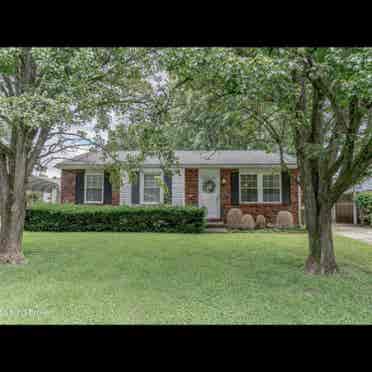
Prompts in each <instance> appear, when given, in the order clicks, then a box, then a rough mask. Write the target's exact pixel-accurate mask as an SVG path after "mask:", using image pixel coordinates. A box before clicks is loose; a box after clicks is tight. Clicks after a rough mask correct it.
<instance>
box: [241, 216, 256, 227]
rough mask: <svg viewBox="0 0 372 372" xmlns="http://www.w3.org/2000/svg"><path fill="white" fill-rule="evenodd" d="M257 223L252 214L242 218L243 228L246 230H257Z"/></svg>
mask: <svg viewBox="0 0 372 372" xmlns="http://www.w3.org/2000/svg"><path fill="white" fill-rule="evenodd" d="M255 225H256V224H255V223H254V219H253V217H252V215H250V214H245V215H244V216H243V217H242V222H241V228H242V229H244V230H253V229H254V228H255Z"/></svg>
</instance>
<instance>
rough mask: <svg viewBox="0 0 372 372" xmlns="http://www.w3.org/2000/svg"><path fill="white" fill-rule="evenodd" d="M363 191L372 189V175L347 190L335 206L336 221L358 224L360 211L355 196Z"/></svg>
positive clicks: (334, 215) (333, 211)
mask: <svg viewBox="0 0 372 372" xmlns="http://www.w3.org/2000/svg"><path fill="white" fill-rule="evenodd" d="M363 191H372V177H370V178H367V179H366V180H365V181H364V182H362V183H360V184H359V185H356V186H354V187H352V188H350V189H349V190H348V191H346V192H345V193H344V194H343V195H342V196H341V197H340V199H339V200H338V201H337V203H336V204H335V206H334V207H333V210H332V213H333V220H334V221H335V222H336V223H353V224H358V223H359V222H360V221H359V213H358V208H357V206H356V203H355V197H356V195H357V194H358V193H360V192H363Z"/></svg>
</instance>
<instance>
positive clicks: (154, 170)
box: [140, 168, 164, 205]
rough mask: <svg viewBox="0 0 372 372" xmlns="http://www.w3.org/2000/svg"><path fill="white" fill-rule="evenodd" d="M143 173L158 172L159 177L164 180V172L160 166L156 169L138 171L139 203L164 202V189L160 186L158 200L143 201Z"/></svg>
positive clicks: (152, 203) (154, 203) (153, 203)
mask: <svg viewBox="0 0 372 372" xmlns="http://www.w3.org/2000/svg"><path fill="white" fill-rule="evenodd" d="M144 174H160V177H161V179H162V181H163V182H164V172H163V170H162V169H160V168H156V169H153V168H152V169H143V170H141V171H140V204H144V205H156V204H163V203H164V190H163V188H162V187H160V201H159V203H157V202H145V201H144V200H143V194H144V188H145V182H144V177H143V176H144Z"/></svg>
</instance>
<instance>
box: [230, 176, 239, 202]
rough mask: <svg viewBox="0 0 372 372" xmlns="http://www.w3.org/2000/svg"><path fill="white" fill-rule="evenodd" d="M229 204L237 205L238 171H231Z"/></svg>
mask: <svg viewBox="0 0 372 372" xmlns="http://www.w3.org/2000/svg"><path fill="white" fill-rule="evenodd" d="M231 204H232V205H236V206H238V205H239V171H234V172H232V173H231Z"/></svg>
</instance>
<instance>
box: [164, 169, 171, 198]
mask: <svg viewBox="0 0 372 372" xmlns="http://www.w3.org/2000/svg"><path fill="white" fill-rule="evenodd" d="M164 183H165V184H166V185H167V189H168V195H164V203H165V204H172V174H170V173H164Z"/></svg>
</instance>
